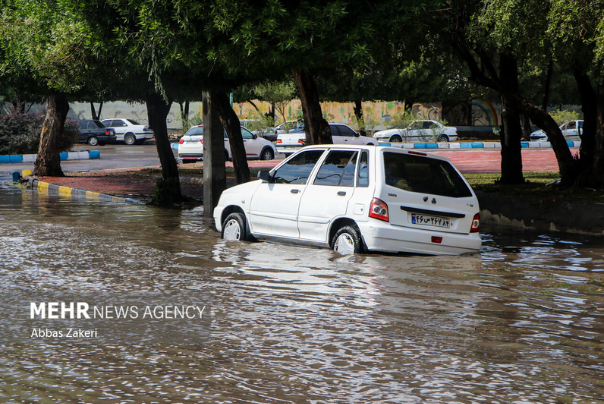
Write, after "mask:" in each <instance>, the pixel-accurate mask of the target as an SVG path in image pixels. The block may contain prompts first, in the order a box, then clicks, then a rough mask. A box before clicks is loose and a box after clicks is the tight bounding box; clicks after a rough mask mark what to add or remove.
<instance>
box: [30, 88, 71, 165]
mask: <svg viewBox="0 0 604 404" xmlns="http://www.w3.org/2000/svg"><path fill="white" fill-rule="evenodd" d="M68 112H69V103H68V102H67V98H66V97H65V96H63V95H56V94H53V95H51V96H50V97H48V108H47V109H46V118H45V119H44V124H43V125H42V133H41V135H40V146H39V147H38V156H37V157H36V163H35V164H34V175H36V176H50V177H62V176H63V175H64V174H63V170H62V169H61V155H60V154H61V140H62V139H63V129H64V127H65V119H66V118H67V113H68Z"/></svg>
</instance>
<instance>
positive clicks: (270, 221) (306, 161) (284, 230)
mask: <svg viewBox="0 0 604 404" xmlns="http://www.w3.org/2000/svg"><path fill="white" fill-rule="evenodd" d="M324 151H325V149H313V150H306V151H302V152H300V153H298V154H296V155H294V156H293V157H292V158H290V159H289V160H287V161H286V162H285V163H284V164H283V165H281V166H280V167H278V168H277V169H276V170H275V171H273V172H271V180H270V181H269V182H264V183H262V184H260V186H259V187H258V189H257V190H256V192H255V193H254V195H253V196H252V199H251V202H250V210H249V219H250V228H251V230H252V233H253V234H255V235H257V236H262V235H266V236H272V237H281V238H291V239H297V238H299V236H300V233H299V231H298V224H297V221H298V208H299V207H300V200H301V198H302V195H303V194H304V191H305V190H306V186H307V182H308V179H309V178H310V177H311V174H312V172H313V170H314V168H315V165H316V163H317V161H319V159H320V158H321V156H322V155H323V152H324Z"/></svg>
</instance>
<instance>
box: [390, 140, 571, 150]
mask: <svg viewBox="0 0 604 404" xmlns="http://www.w3.org/2000/svg"><path fill="white" fill-rule="evenodd" d="M566 144H568V147H580V146H581V142H580V141H577V142H574V141H569V142H566ZM520 145H521V147H522V148H523V149H529V148H530V149H532V148H535V149H539V148H551V147H552V144H551V143H550V142H520ZM380 146H390V147H400V148H401V149H501V143H500V142H454V143H448V142H447V143H382V142H380Z"/></svg>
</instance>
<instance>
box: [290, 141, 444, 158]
mask: <svg viewBox="0 0 604 404" xmlns="http://www.w3.org/2000/svg"><path fill="white" fill-rule="evenodd" d="M313 149H338V150H347V149H353V150H358V149H363V150H375V153H380V152H393V153H401V154H411V155H414V156H423V157H428V158H433V159H437V160H444V161H448V162H450V161H451V160H450V159H449V158H448V157H445V156H440V155H438V154H433V153H428V152H421V151H417V150H407V149H402V148H400V147H391V146H371V145H362V144H320V145H312V146H305V147H303V148H302V149H301V150H313Z"/></svg>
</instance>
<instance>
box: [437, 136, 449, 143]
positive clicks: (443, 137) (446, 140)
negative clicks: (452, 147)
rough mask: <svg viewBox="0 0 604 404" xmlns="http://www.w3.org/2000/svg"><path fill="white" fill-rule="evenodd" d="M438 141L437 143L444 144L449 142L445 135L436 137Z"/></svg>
mask: <svg viewBox="0 0 604 404" xmlns="http://www.w3.org/2000/svg"><path fill="white" fill-rule="evenodd" d="M438 141H439V142H444V143H446V142H448V141H449V138H448V137H447V136H446V135H440V136H439V137H438Z"/></svg>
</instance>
